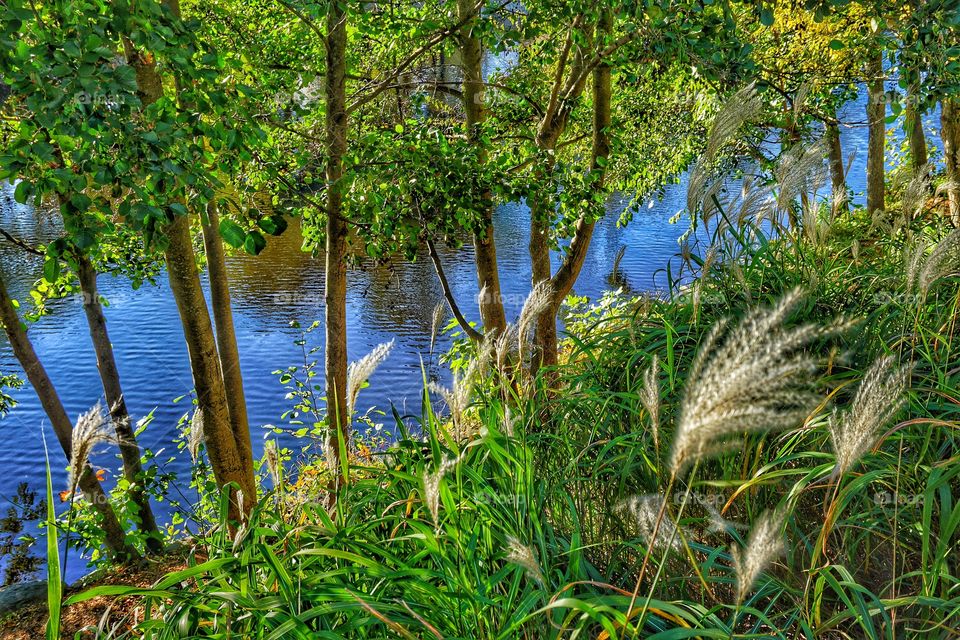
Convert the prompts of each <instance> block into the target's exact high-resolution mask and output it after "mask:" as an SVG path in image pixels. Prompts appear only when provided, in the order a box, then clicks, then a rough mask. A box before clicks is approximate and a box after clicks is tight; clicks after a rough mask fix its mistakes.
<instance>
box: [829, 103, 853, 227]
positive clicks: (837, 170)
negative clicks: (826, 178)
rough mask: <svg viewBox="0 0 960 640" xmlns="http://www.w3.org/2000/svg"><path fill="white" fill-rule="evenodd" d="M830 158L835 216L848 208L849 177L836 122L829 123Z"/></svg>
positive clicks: (832, 200)
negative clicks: (846, 172) (844, 165)
mask: <svg viewBox="0 0 960 640" xmlns="http://www.w3.org/2000/svg"><path fill="white" fill-rule="evenodd" d="M826 135H827V144H828V158H829V162H830V187H831V189H832V191H833V194H832V196H833V197H832V198H831V202H832V203H833V215H835V216H836V215H839V214H840V213H842V212H845V211H847V210H848V208H847V177H846V176H845V175H844V173H845V172H844V167H843V147H841V146H840V126H839V125H838V124H837V123H836V122H828V123H827V131H826Z"/></svg>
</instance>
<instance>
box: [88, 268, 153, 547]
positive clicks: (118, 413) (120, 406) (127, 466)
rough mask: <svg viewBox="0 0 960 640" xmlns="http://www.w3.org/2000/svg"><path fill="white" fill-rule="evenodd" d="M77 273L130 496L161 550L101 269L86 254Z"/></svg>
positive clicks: (150, 543) (145, 529)
mask: <svg viewBox="0 0 960 640" xmlns="http://www.w3.org/2000/svg"><path fill="white" fill-rule="evenodd" d="M77 277H78V279H79V280H80V291H81V292H82V293H83V311H84V313H85V314H86V316H87V326H88V327H89V330H90V339H91V340H92V341H93V350H94V353H95V354H96V356H97V369H98V370H99V371H100V382H101V383H102V385H103V394H104V397H105V398H106V401H107V404H108V405H109V410H110V418H111V420H112V422H113V427H114V430H115V431H116V434H117V440H118V445H119V447H120V458H121V460H123V476H124V478H126V480H127V482H129V483H130V499H131V501H132V502H133V504H134V506H135V507H136V510H137V516H138V517H139V519H140V523H139V528H140V530H141V531H142V532H143V533H145V534H146V535H147V548H148V549H149V550H150V551H152V552H154V553H157V552H159V551H161V550H162V549H163V542H162V540H161V538H160V531H159V530H158V529H157V521H156V519H155V518H154V515H153V509H152V508H151V507H150V498H149V496H147V494H146V492H145V491H144V490H143V477H142V474H143V467H142V465H141V463H140V447H139V446H138V445H137V437H136V434H135V433H134V431H133V425H132V424H131V420H130V413H129V412H128V411H127V403H126V400H125V399H124V397H123V387H122V386H121V385H120V372H119V370H118V369H117V361H116V358H115V357H114V354H113V344H112V343H111V342H110V335H109V333H108V332H107V319H106V317H104V314H103V307H102V305H101V304H100V295H99V293H98V291H97V272H96V270H95V269H94V267H93V264H92V263H91V262H90V258H88V257H87V256H85V255H78V256H77Z"/></svg>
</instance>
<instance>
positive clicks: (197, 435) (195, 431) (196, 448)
mask: <svg viewBox="0 0 960 640" xmlns="http://www.w3.org/2000/svg"><path fill="white" fill-rule="evenodd" d="M205 439H206V435H205V434H204V432H203V410H202V409H200V407H197V408H196V409H195V410H194V412H193V417H191V418H190V432H189V433H188V434H187V451H189V452H190V459H191V460H193V462H194V464H196V462H197V460H199V459H200V446H201V445H202V444H203V443H204V441H205Z"/></svg>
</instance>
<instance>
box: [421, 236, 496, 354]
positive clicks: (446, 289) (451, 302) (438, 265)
mask: <svg viewBox="0 0 960 640" xmlns="http://www.w3.org/2000/svg"><path fill="white" fill-rule="evenodd" d="M427 248H428V249H429V250H430V259H431V260H432V261H433V267H434V269H436V271H437V279H438V280H439V281H440V288H441V289H443V297H444V299H445V300H446V301H447V306H448V307H450V311H451V312H453V317H454V318H456V319H457V324H459V325H460V328H461V329H463V331H464V333H466V334H467V336H469V337H470V339H471V340H473V341H474V342H480V341H481V340H483V334H482V333H480V332H479V331H477V330H476V329H474V328H473V327H471V326H470V323H469V322H467V319H466V318H464V317H463V314H462V313H461V312H460V307H459V306H457V301H456V300H455V299H454V298H453V291H451V290H450V282H449V281H448V280H447V274H446V273H444V271H443V263H442V262H440V254H439V253H437V247H436V246H434V244H433V240H431V239H430V238H429V237H427Z"/></svg>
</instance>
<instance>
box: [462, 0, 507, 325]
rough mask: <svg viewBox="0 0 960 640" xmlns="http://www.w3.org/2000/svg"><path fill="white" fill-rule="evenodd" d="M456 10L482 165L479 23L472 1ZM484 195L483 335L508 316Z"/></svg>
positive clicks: (469, 126)
mask: <svg viewBox="0 0 960 640" xmlns="http://www.w3.org/2000/svg"><path fill="white" fill-rule="evenodd" d="M457 11H458V15H459V17H460V19H461V21H463V22H464V23H465V24H464V27H463V29H462V30H461V32H460V38H459V40H460V59H461V64H462V67H463V85H462V100H463V112H464V124H465V128H466V135H467V140H469V141H470V142H471V144H473V145H475V146H476V148H477V158H478V162H480V163H481V164H483V163H485V162H486V161H487V152H486V144H487V143H486V142H485V141H484V140H483V136H484V131H483V122H484V120H485V119H486V105H485V104H484V102H485V94H486V91H485V83H484V80H483V46H482V42H481V40H480V36H479V34H478V32H479V31H480V28H481V27H480V25H479V24H478V16H479V9H478V7H477V6H476V4H475V3H474V2H473V0H458V2H457ZM489 19H490V18H488V20H489ZM486 198H487V200H488V203H485V204H483V205H482V206H481V210H480V218H481V220H480V224H479V230H478V231H476V232H474V234H473V249H474V256H475V260H476V264H477V284H478V286H479V288H480V294H479V298H480V317H481V319H482V321H483V329H484V332H485V334H487V335H489V336H492V335H496V334H497V333H499V332H501V331H503V329H504V328H505V327H506V325H507V318H506V314H505V313H504V309H503V295H502V294H501V291H500V272H499V269H498V267H497V247H496V242H495V241H494V237H493V198H492V194H489V193H488V194H486ZM455 313H456V312H455Z"/></svg>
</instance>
